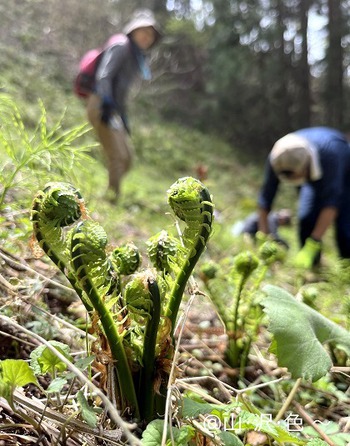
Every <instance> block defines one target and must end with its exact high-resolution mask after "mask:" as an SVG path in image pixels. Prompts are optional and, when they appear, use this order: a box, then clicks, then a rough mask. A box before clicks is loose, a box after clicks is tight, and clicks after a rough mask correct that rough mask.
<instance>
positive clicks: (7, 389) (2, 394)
mask: <svg viewBox="0 0 350 446" xmlns="http://www.w3.org/2000/svg"><path fill="white" fill-rule="evenodd" d="M12 392H13V387H12V386H11V385H10V384H9V383H5V382H3V381H0V398H5V400H7V401H9V402H10V400H11V395H12Z"/></svg>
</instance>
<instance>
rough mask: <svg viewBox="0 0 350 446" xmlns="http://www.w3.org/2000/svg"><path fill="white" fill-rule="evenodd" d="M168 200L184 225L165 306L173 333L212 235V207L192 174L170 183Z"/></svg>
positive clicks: (207, 192) (208, 195) (208, 197)
mask: <svg viewBox="0 0 350 446" xmlns="http://www.w3.org/2000/svg"><path fill="white" fill-rule="evenodd" d="M168 202H169V204H170V207H171V208H172V210H173V211H174V214H175V215H176V216H177V217H178V218H179V219H180V220H182V221H184V222H185V224H186V228H185V230H184V232H183V234H182V240H183V244H184V247H185V249H186V256H185V258H184V259H183V261H182V264H181V269H180V270H179V272H178V274H177V277H176V278H175V281H174V284H173V286H172V290H171V291H170V296H169V300H168V305H167V308H166V309H165V316H166V317H168V318H169V319H170V321H171V327H172V334H173V330H174V328H175V322H176V318H177V313H178V310H179V307H180V304H181V299H182V296H183V293H184V290H185V287H186V284H187V281H188V279H189V277H190V275H191V274H192V271H193V269H194V267H195V265H196V263H197V262H198V259H199V257H200V255H201V254H202V253H203V251H204V249H205V246H206V244H207V241H208V239H209V236H210V234H211V230H212V223H213V208H214V206H213V203H212V200H211V197H210V194H209V191H208V189H207V188H206V187H205V186H204V185H203V184H202V183H201V182H200V181H198V180H196V179H194V178H191V177H184V178H180V179H179V180H178V181H176V182H175V183H174V184H173V185H172V186H171V188H170V189H169V190H168Z"/></svg>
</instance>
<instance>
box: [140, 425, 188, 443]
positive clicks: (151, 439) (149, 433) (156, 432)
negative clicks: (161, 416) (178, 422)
mask: <svg viewBox="0 0 350 446" xmlns="http://www.w3.org/2000/svg"><path fill="white" fill-rule="evenodd" d="M163 428H164V421H163V420H154V421H152V422H151V423H149V424H148V426H147V428H146V430H145V431H144V432H143V434H142V444H143V445H144V446H161V444H162V437H163ZM171 430H172V435H173V438H174V441H175V444H176V446H188V444H189V441H190V440H191V439H193V436H194V429H193V428H192V427H191V426H182V427H181V428H177V427H172V428H171ZM171 444H172V442H171V439H170V429H169V427H168V433H167V442H166V446H170V445H171Z"/></svg>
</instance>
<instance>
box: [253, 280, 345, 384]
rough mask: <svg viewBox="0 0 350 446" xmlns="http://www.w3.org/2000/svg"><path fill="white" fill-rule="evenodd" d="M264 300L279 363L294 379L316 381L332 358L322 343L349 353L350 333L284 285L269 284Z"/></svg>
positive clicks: (324, 372) (263, 303) (330, 363)
mask: <svg viewBox="0 0 350 446" xmlns="http://www.w3.org/2000/svg"><path fill="white" fill-rule="evenodd" d="M264 291H265V293H266V297H264V298H263V299H262V301H261V304H262V306H263V307H264V311H265V313H266V314H267V316H268V318H269V321H270V325H269V331H271V333H272V334H273V335H274V338H275V345H276V355H277V358H278V363H279V365H280V366H282V367H287V368H288V370H289V371H290V373H291V374H292V377H293V378H299V377H301V378H304V379H310V380H311V381H317V380H318V379H319V378H321V377H322V376H324V375H326V373H327V372H328V370H329V369H330V368H331V366H332V361H331V358H330V356H329V354H328V353H327V351H326V350H325V348H324V346H323V344H327V343H332V344H334V345H336V346H337V347H338V348H340V349H343V350H344V351H345V352H346V353H347V354H348V355H350V333H349V332H348V331H347V330H345V329H344V328H342V327H340V326H339V325H337V324H335V323H334V322H332V321H330V320H329V319H327V318H326V317H325V316H323V315H321V314H320V313H318V312H317V311H316V310H314V309H312V308H310V307H309V306H307V305H305V304H304V303H302V302H298V301H297V300H296V299H295V298H294V297H293V296H292V295H291V294H289V293H287V292H286V291H284V290H283V289H281V288H278V287H275V286H271V285H268V286H266V287H265V288H264Z"/></svg>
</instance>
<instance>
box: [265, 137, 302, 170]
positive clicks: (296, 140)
mask: <svg viewBox="0 0 350 446" xmlns="http://www.w3.org/2000/svg"><path fill="white" fill-rule="evenodd" d="M310 151H311V148H310V144H309V142H308V141H307V140H306V139H304V138H302V137H301V136H298V135H296V134H294V133H289V134H288V135H286V136H283V138H281V139H279V140H278V141H277V142H276V143H275V145H274V146H273V148H272V150H271V153H270V163H271V166H272V168H273V170H274V171H275V173H276V175H279V174H281V173H283V172H293V173H295V174H299V173H303V172H304V171H305V168H306V167H307V166H308V165H309V164H310V161H311V155H310Z"/></svg>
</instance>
